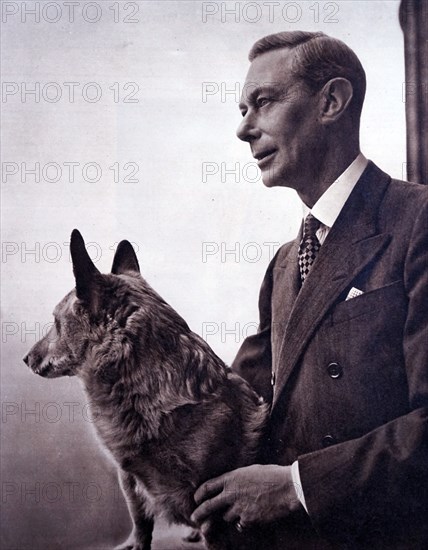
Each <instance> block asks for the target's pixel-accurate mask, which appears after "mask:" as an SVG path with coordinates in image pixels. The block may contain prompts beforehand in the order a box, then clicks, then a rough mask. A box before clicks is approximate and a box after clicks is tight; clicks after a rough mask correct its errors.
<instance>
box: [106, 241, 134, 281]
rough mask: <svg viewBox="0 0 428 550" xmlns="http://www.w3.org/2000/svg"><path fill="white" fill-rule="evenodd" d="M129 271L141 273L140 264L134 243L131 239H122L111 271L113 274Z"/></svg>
mask: <svg viewBox="0 0 428 550" xmlns="http://www.w3.org/2000/svg"><path fill="white" fill-rule="evenodd" d="M127 271H128V272H129V271H132V272H134V273H140V266H139V265H138V260H137V256H136V254H135V251H134V249H133V247H132V244H131V243H130V242H129V241H121V242H120V243H119V244H118V247H117V249H116V254H115V255H114V259H113V265H112V268H111V272H112V273H113V275H120V274H121V273H125V272H127Z"/></svg>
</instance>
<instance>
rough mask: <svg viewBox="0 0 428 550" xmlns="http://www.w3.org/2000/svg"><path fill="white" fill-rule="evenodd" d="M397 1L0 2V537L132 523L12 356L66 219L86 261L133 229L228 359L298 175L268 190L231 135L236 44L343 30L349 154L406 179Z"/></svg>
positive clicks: (288, 213)
mask: <svg viewBox="0 0 428 550" xmlns="http://www.w3.org/2000/svg"><path fill="white" fill-rule="evenodd" d="M398 7H399V2H398V1H395V0H393V1H380V0H378V1H362V0H358V1H336V2H316V1H315V2H314V1H312V0H311V1H309V2H305V1H303V2H199V1H182V0H180V1H162V2H154V1H140V2H113V1H98V2H68V3H67V2H43V1H42V2H24V3H21V2H2V9H3V13H2V20H3V22H2V37H3V38H2V41H3V59H2V78H3V89H2V111H3V116H2V119H3V126H2V137H3V142H4V145H3V158H2V196H3V211H2V232H3V235H2V241H3V243H2V248H3V255H2V270H3V277H2V281H3V285H2V365H1V382H2V398H1V399H2V438H3V440H2V445H1V451H2V478H1V479H2V510H3V512H2V524H3V525H2V527H3V529H2V542H1V547H2V548H4V549H12V548H14V549H19V550H22V549H30V548H31V549H33V550H37V549H42V548H50V549H53V548H108V547H109V545H110V546H111V544H112V543H113V542H118V541H119V540H120V539H121V537H123V536H124V535H125V534H126V532H127V530H128V528H129V525H130V523H129V519H128V516H127V511H126V508H125V506H124V502H123V500H122V497H121V496H120V492H119V490H118V488H117V483H116V481H115V479H116V476H115V470H114V468H113V467H112V466H111V464H110V463H109V461H108V459H107V458H106V457H105V455H104V454H103V453H102V452H101V451H100V449H99V446H98V444H97V443H96V441H95V438H94V434H93V431H92V428H91V421H90V418H89V415H88V411H87V406H86V400H85V397H84V394H83V391H82V388H81V386H80V385H79V383H78V381H77V380H76V379H68V378H64V379H56V380H47V379H42V378H39V377H37V376H35V375H34V374H32V373H31V372H30V370H29V369H28V368H27V367H26V365H24V363H23V362H22V357H23V356H24V354H25V353H26V351H28V349H29V348H30V347H31V346H32V345H33V344H34V342H35V341H36V340H37V339H38V338H40V337H41V336H43V334H44V332H45V331H46V330H47V329H48V328H49V323H51V322H52V310H53V308H54V306H55V304H56V303H57V302H58V301H59V300H60V299H61V298H62V297H63V295H64V294H65V293H66V292H68V291H69V290H70V289H71V288H72V287H73V286H74V279H73V276H72V268H71V263H70V258H69V249H68V242H69V238H70V233H71V230H72V229H73V228H74V227H76V228H78V229H79V230H80V231H81V232H82V234H83V236H84V238H85V239H86V241H87V242H88V243H90V244H89V251H90V254H91V256H92V257H93V258H94V260H95V261H96V264H97V266H98V268H99V269H100V270H101V271H109V269H110V266H111V262H112V259H113V253H114V248H115V245H116V243H117V242H119V241H120V240H121V239H128V240H130V241H132V242H133V243H135V245H136V249H137V253H138V257H139V260H140V265H141V270H142V273H143V275H144V277H146V279H147V280H148V281H149V283H150V284H151V285H152V286H153V287H154V288H155V289H156V290H157V291H158V292H159V293H160V294H161V295H162V296H163V297H164V298H165V299H166V300H167V301H168V302H169V303H170V304H171V305H172V306H173V307H174V308H175V309H176V310H177V311H178V312H179V313H180V314H181V315H182V316H183V317H184V318H185V319H186V321H187V322H188V323H189V325H190V327H191V328H192V329H193V330H194V331H195V332H197V333H199V334H201V335H202V336H203V337H204V338H206V339H207V341H208V343H209V344H211V346H212V347H213V348H214V350H215V351H216V352H217V353H218V354H219V355H220V356H221V357H222V358H223V359H224V360H225V361H227V362H230V361H231V360H232V359H233V357H234V355H235V353H236V352H237V350H238V347H239V345H240V343H241V342H242V340H243V338H244V337H245V336H246V335H247V334H251V333H253V332H255V330H256V326H257V319H258V312H257V298H258V291H259V286H260V283H261V280H262V278H263V274H264V271H265V269H266V267H267V265H268V263H269V260H270V259H271V258H272V255H273V253H274V252H275V251H276V250H277V248H278V246H279V245H280V244H281V243H283V242H285V241H287V240H289V239H291V238H293V237H294V236H295V235H296V232H297V230H298V227H299V224H300V221H301V207H300V203H299V200H298V198H297V196H296V195H295V193H294V191H292V190H289V189H278V188H276V189H267V188H265V187H264V186H263V184H262V182H261V180H260V175H259V172H258V170H257V168H256V164H255V161H254V159H253V158H252V157H251V154H250V151H249V147H248V145H247V144H245V143H242V142H240V141H239V140H238V139H237V138H236V136H235V130H236V127H237V126H238V124H239V121H240V114H239V110H238V98H239V93H240V90H241V87H242V83H243V82H244V80H245V75H246V71H247V68H248V65H249V63H248V61H247V54H248V51H249V49H250V47H251V45H252V44H253V42H254V41H255V40H257V39H258V38H260V37H261V36H264V35H266V34H270V33H274V32H278V31H283V30H298V29H303V30H310V31H319V30H321V31H324V32H325V33H327V34H331V35H333V36H335V37H337V38H340V39H343V40H344V41H345V42H346V43H347V44H348V45H349V46H351V47H352V48H353V49H354V50H355V52H356V53H357V55H358V56H359V57H360V59H361V61H362V63H363V66H364V67H365V69H366V73H367V80H368V89H367V98H366V103H365V107H364V110H363V117H362V129H361V135H362V140H361V141H362V151H363V152H364V153H365V155H366V156H367V157H368V158H371V159H373V160H374V161H375V162H376V163H377V164H379V165H380V166H381V167H382V168H383V169H384V170H385V171H387V172H389V173H390V174H391V175H392V176H394V177H398V178H401V177H403V175H405V160H406V157H405V113H404V111H405V103H404V102H403V89H404V59H403V58H404V55H403V39H402V34H401V30H400V27H399V23H398Z"/></svg>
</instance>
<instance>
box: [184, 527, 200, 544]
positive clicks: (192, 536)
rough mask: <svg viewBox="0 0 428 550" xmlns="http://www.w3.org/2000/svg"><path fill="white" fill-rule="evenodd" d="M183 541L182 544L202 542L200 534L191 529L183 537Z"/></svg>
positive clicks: (196, 530)
mask: <svg viewBox="0 0 428 550" xmlns="http://www.w3.org/2000/svg"><path fill="white" fill-rule="evenodd" d="M183 540H184V542H200V541H201V540H202V536H201V532H200V531H199V529H192V530H191V531H189V533H188V534H187V535H185V536H184V537H183Z"/></svg>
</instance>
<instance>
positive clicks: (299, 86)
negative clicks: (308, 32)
mask: <svg viewBox="0 0 428 550" xmlns="http://www.w3.org/2000/svg"><path fill="white" fill-rule="evenodd" d="M292 59H293V52H292V50H289V49H288V48H287V49H285V48H282V49H278V50H272V51H269V52H265V53H263V54H261V55H260V56H258V57H256V58H255V59H254V61H253V62H252V64H251V67H250V69H249V71H248V75H247V78H246V81H245V86H244V89H243V93H242V97H241V102H240V105H239V107H240V109H241V112H242V115H243V117H244V118H243V120H242V123H241V124H240V126H239V128H238V130H237V135H238V137H239V138H240V139H242V140H243V141H248V142H249V144H250V147H251V152H252V154H253V156H254V157H255V158H256V159H257V161H258V166H259V168H260V170H261V173H262V178H263V183H264V184H265V185H266V186H268V187H273V186H276V185H280V186H287V187H292V188H293V189H296V190H297V191H301V192H303V193H304V192H305V190H306V189H307V187H308V185H311V184H312V185H313V184H314V179H313V178H314V177H315V174H316V167H317V159H319V158H320V157H321V155H322V149H323V139H322V126H321V125H320V123H319V116H318V115H319V105H320V103H319V96H318V94H314V93H312V92H311V91H309V90H308V89H307V87H306V86H305V85H304V83H303V82H302V80H301V79H299V78H297V77H296V76H294V75H293V74H292V71H291V64H292Z"/></svg>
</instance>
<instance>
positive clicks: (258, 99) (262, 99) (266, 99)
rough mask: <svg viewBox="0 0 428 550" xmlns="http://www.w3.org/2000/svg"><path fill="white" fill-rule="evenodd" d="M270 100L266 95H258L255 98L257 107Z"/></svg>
mask: <svg viewBox="0 0 428 550" xmlns="http://www.w3.org/2000/svg"><path fill="white" fill-rule="evenodd" d="M269 102H270V99H269V98H268V97H259V98H257V107H263V106H264V105H267V104H268V103H269Z"/></svg>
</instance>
